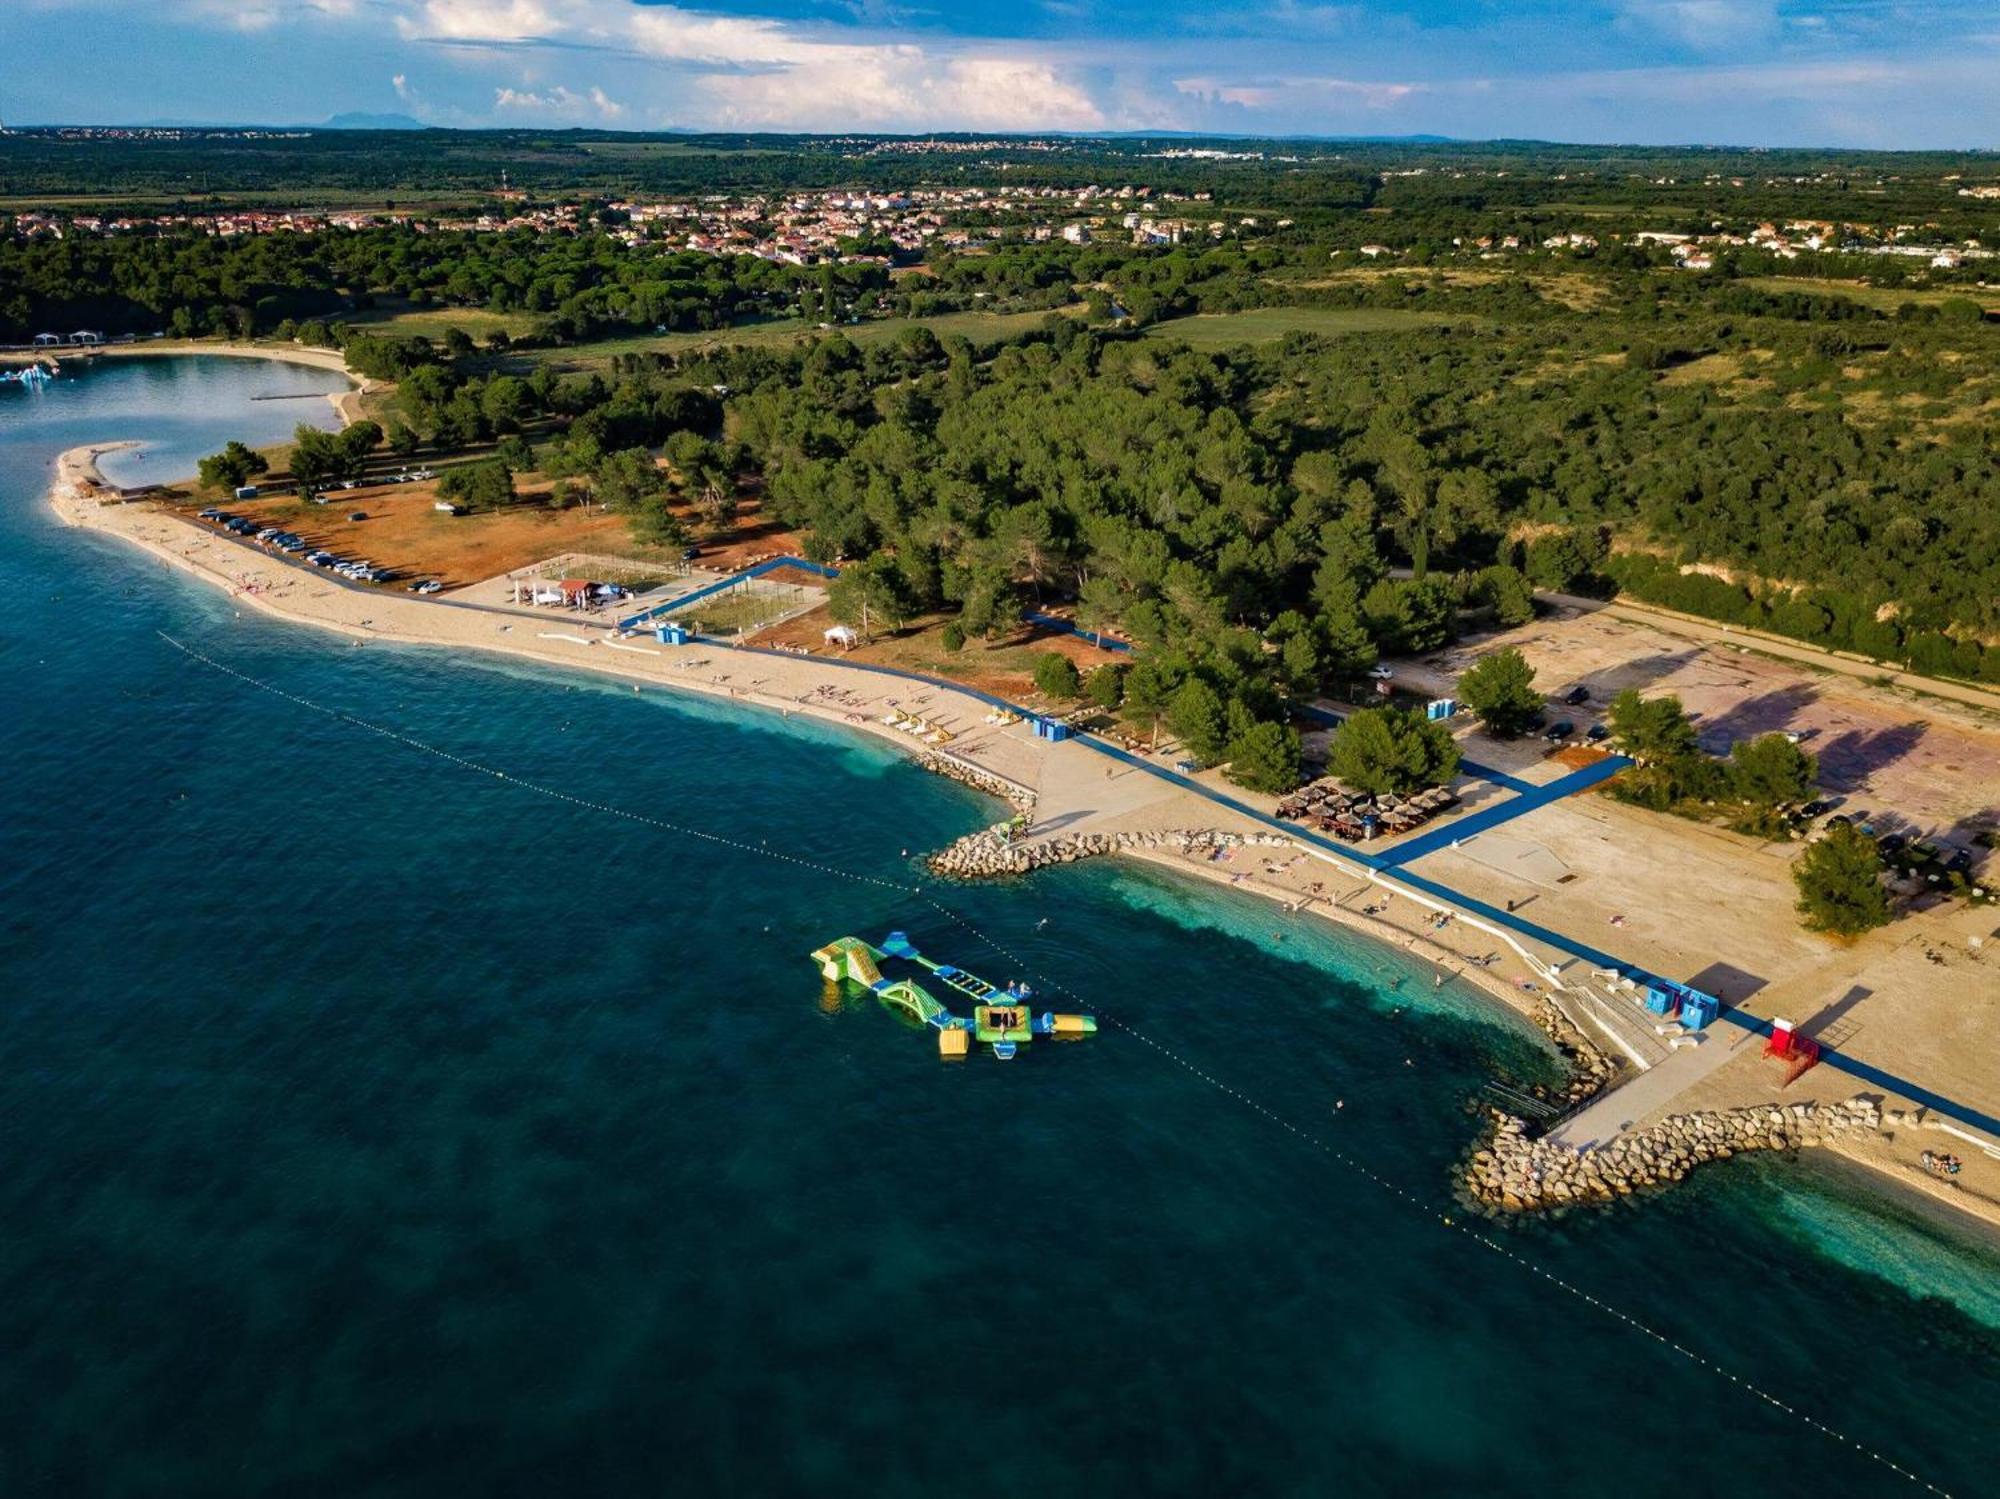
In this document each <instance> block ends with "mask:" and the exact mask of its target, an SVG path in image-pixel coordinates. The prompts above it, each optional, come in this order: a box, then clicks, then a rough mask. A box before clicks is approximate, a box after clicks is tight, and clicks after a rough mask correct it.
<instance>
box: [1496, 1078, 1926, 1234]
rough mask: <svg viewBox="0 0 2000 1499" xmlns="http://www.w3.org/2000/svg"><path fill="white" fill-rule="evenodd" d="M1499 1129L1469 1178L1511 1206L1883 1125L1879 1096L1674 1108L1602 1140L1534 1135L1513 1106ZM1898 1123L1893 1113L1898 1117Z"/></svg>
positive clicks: (1630, 1184) (1655, 1178) (1546, 1203)
mask: <svg viewBox="0 0 2000 1499" xmlns="http://www.w3.org/2000/svg"><path fill="white" fill-rule="evenodd" d="M1493 1118H1494V1129H1493V1137H1492V1139H1491V1140H1490V1141H1488V1143H1487V1144H1486V1145H1485V1146H1484V1147H1483V1148H1481V1149H1479V1150H1476V1151H1474V1152H1473V1155H1472V1159H1471V1160H1470V1161H1469V1162H1468V1163H1467V1165H1466V1169H1465V1177H1464V1183H1465V1188H1466V1190H1467V1191H1468V1192H1469V1193H1470V1194H1471V1195H1472V1198H1473V1199H1474V1201H1476V1202H1478V1203H1480V1204H1481V1205H1482V1206H1485V1207H1488V1208H1494V1209H1498V1210H1500V1211H1503V1212H1510V1213H1519V1212H1532V1211H1534V1210H1536V1209H1539V1208H1553V1207H1565V1206H1570V1205H1573V1204H1577V1203H1586V1202H1605V1201H1609V1200H1610V1199H1611V1198H1614V1197H1629V1196H1631V1195H1632V1193H1634V1192H1636V1191H1639V1190H1641V1189H1642V1188H1645V1187H1656V1186H1665V1185H1666V1184H1667V1183H1669V1182H1677V1181H1679V1180H1680V1179H1681V1178H1682V1177H1684V1176H1686V1175H1687V1174H1688V1172H1690V1171H1692V1170H1693V1169H1694V1168H1695V1167H1696V1166H1698V1165H1700V1164H1701V1163H1702V1162H1704V1161H1719V1160H1725V1159H1727V1158H1728V1157H1730V1156H1732V1155H1738V1154H1741V1153H1742V1152H1744V1151H1751V1150H1797V1149H1799V1148H1800V1147H1801V1146H1806V1145H1824V1144H1827V1143H1829V1142H1831V1141H1833V1140H1836V1139H1839V1138H1841V1137H1843V1136H1850V1135H1858V1134H1864V1133H1872V1132H1874V1131H1876V1130H1879V1129H1881V1128H1882V1126H1883V1123H1884V1120H1883V1115H1882V1110H1881V1108H1880V1107H1879V1106H1878V1105H1877V1104H1876V1103H1875V1102H1874V1100H1872V1099H1868V1098H1850V1099H1848V1100H1847V1101H1846V1102H1844V1103H1789V1104H1775V1103H1774V1104H1759V1105H1756V1106H1754V1107H1752V1108H1747V1109H1729V1110H1724V1111H1720V1112H1715V1113H1705V1114H1672V1115H1669V1116H1668V1117H1667V1118H1665V1119H1662V1120H1661V1121H1660V1122H1659V1123H1658V1124H1655V1125H1652V1126H1650V1127H1649V1128H1647V1129H1644V1130H1641V1131H1639V1132H1638V1133H1636V1134H1630V1135H1621V1136H1620V1137H1619V1138H1617V1139H1615V1140H1613V1141H1611V1142H1610V1143H1609V1144H1607V1145H1605V1146H1603V1147H1602V1148H1600V1149H1594V1150H1578V1149H1575V1148H1573V1147H1571V1146H1568V1145H1559V1144H1557V1143H1555V1142H1554V1141H1552V1140H1548V1139H1531V1138H1530V1137H1529V1135H1528V1130H1527V1126H1526V1125H1525V1124H1524V1123H1523V1122H1522V1121H1521V1120H1519V1119H1516V1118H1514V1117H1513V1116H1512V1115H1510V1114H1503V1113H1499V1112H1498V1111H1496V1112H1495V1113H1494V1116H1493ZM1890 1122H1891V1123H1894V1122H1895V1121H1894V1120H1891V1121H1890Z"/></svg>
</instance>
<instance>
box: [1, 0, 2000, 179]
mask: <svg viewBox="0 0 2000 1499" xmlns="http://www.w3.org/2000/svg"><path fill="white" fill-rule="evenodd" d="M354 112H362V113H370V114H399V115H407V116H409V117H411V118H413V119H416V120H420V121H422V122H424V123H426V124H432V125H445V126H460V127H478V126H537V127H546V126H566V125H576V126H590V127H598V128H604V127H608V128H614V129H622V130H664V129H697V130H700V129H731V130H782V131H835V132H837V131H849V130H854V131H863V130H866V131H896V132H921V131H927V130H971V131H991V132H1034V131H1075V132H1085V133H1088V132H1093V131H1146V130H1175V131H1205V132H1214V133H1224V134H1246V135H1258V134H1270V135H1388V136H1393V135H1410V134H1435V135H1445V136H1453V137H1458V138H1464V139H1490V138H1495V137H1506V138H1513V139H1523V138H1532V139H1540V140H1560V141H1590V142H1607V143H1610V142H1630V143H1636V144H1679V143H1703V144H1729V145H1771V146H1780V145H1826V146H1865V147H1885V148H1918V147H1944V148H1968V147H1978V148H1995V147H2000V0H1354V3H1348V4H1319V3H1314V0H911V3H908V4H905V3H902V0H707V3H695V4H656V3H644V0H0V118H4V119H5V120H6V121H7V122H8V123H11V124H43V123H74V124H130V123H143V122H153V121H182V122H220V123H272V124H295V123H316V122H319V121H322V120H325V119H327V118H328V117H330V116H334V115H338V114H345V113H354Z"/></svg>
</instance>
